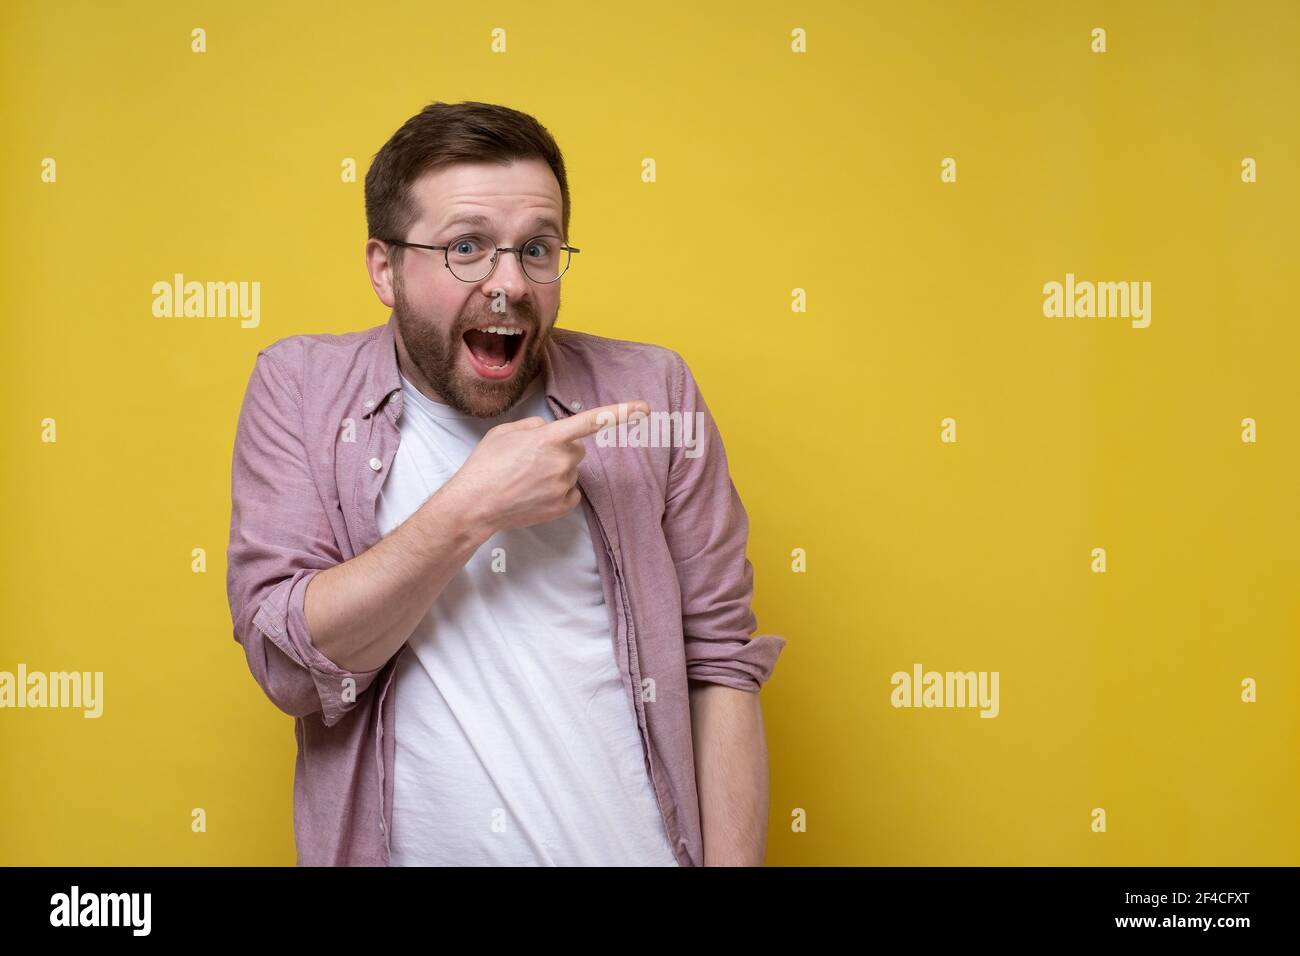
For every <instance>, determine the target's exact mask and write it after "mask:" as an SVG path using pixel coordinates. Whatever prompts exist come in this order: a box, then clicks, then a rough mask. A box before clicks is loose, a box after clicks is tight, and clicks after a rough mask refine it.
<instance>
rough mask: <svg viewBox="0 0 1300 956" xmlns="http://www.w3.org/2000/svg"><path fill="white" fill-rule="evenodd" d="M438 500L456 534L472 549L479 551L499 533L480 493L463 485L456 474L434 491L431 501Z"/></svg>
mask: <svg viewBox="0 0 1300 956" xmlns="http://www.w3.org/2000/svg"><path fill="white" fill-rule="evenodd" d="M435 499H437V500H438V507H439V508H440V510H442V511H444V512H445V515H446V520H447V521H448V522H449V524H450V525H451V530H452V532H453V535H454V536H455V537H457V538H459V539H460V540H462V541H464V542H465V544H466V545H468V546H469V547H470V548H471V550H476V549H477V548H478V547H479V545H481V544H483V543H484V542H485V541H487V540H488V538H490V537H492V535H494V534H496V532H497V529H496V527H495V525H494V524H493V521H492V517H491V514H490V513H489V511H488V509H487V508H486V507H485V505H484V502H483V500H482V498H481V496H479V495H476V494H473V493H471V492H470V491H468V490H467V489H466V488H464V486H463V485H462V484H460V483H459V482H457V480H456V477H455V476H454V475H453V476H452V477H451V479H449V480H448V481H447V482H446V483H445V484H444V485H443V486H442V487H441V488H439V489H438V490H437V491H436V492H435V493H434V494H433V496H432V497H431V498H430V499H429V502H433V501H434V500H435Z"/></svg>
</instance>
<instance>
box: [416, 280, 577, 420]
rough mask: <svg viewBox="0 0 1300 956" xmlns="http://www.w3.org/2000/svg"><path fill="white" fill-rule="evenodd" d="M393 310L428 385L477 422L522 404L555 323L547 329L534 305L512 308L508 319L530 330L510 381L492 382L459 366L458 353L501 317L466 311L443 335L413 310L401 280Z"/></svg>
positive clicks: (453, 406)
mask: <svg viewBox="0 0 1300 956" xmlns="http://www.w3.org/2000/svg"><path fill="white" fill-rule="evenodd" d="M393 300H394V303H395V304H394V306H393V312H394V313H395V314H396V316H397V328H398V330H399V331H400V332H401V335H402V343H403V344H404V345H405V346H406V354H407V357H408V358H409V359H410V360H411V362H412V364H414V365H415V367H416V368H418V369H419V370H420V374H421V375H423V376H424V378H425V381H427V382H428V383H429V385H430V386H432V388H433V390H434V391H435V392H437V394H438V396H439V398H440V399H441V400H442V401H443V402H445V403H446V404H448V405H450V406H451V407H452V408H454V409H456V410H457V411H459V412H463V413H464V414H466V415H474V416H475V417H478V418H495V417H496V416H497V415H500V414H501V413H502V412H505V411H506V410H507V409H509V408H510V407H511V406H513V405H514V404H515V402H517V401H519V398H520V396H522V395H523V393H524V390H525V389H526V388H528V385H529V383H530V382H532V380H533V379H534V378H535V377H536V376H537V373H538V371H539V370H540V369H541V367H542V350H543V349H544V348H545V346H546V343H547V341H549V339H550V337H551V328H552V327H553V326H554V323H553V322H552V323H551V325H548V326H547V328H546V329H545V330H542V329H541V328H540V325H541V323H540V322H538V320H537V315H536V313H535V312H534V311H533V309H532V306H531V304H529V303H527V302H521V303H517V304H512V305H511V306H510V311H509V313H508V315H509V316H510V317H511V318H512V319H514V320H516V321H517V322H518V323H519V324H520V325H522V326H523V327H524V328H525V330H526V331H527V333H528V334H527V335H526V336H524V342H523V344H522V345H521V348H522V349H523V350H524V352H523V355H521V356H519V362H518V366H517V367H516V368H515V372H514V374H513V375H511V376H510V377H509V378H507V379H503V380H501V381H493V380H490V379H485V378H483V377H481V376H479V375H477V374H475V373H474V371H473V370H472V369H470V370H465V369H463V368H462V367H461V362H460V354H461V350H462V349H464V348H465V347H466V346H465V341H464V339H463V338H462V337H461V336H463V335H464V334H465V332H466V331H467V330H469V329H474V328H478V327H480V326H488V325H494V324H495V316H496V315H497V313H494V312H492V311H491V308H490V307H487V308H485V309H484V310H483V311H482V312H477V311H476V312H472V313H468V314H465V313H462V314H461V315H459V316H457V318H456V321H455V322H453V323H452V325H451V328H449V329H448V330H447V332H446V333H445V334H444V333H443V331H442V329H441V327H440V325H439V323H438V322H437V321H435V320H433V319H429V318H425V317H423V316H421V315H420V314H419V312H418V311H417V310H415V309H413V308H412V307H411V303H410V301H409V300H408V299H407V298H406V293H405V290H404V289H403V288H402V283H401V280H400V279H399V280H398V281H397V282H395V283H394V286H393Z"/></svg>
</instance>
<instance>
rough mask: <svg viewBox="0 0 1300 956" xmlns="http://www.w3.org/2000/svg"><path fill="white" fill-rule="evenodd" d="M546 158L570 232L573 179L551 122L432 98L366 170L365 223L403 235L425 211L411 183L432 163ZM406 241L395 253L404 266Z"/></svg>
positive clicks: (383, 233) (384, 234)
mask: <svg viewBox="0 0 1300 956" xmlns="http://www.w3.org/2000/svg"><path fill="white" fill-rule="evenodd" d="M534 158H536V159H541V160H543V161H544V162H546V163H547V165H549V166H550V167H551V171H552V172H553V173H555V178H556V180H558V181H559V184H560V198H561V201H562V204H563V219H562V221H561V226H562V228H563V229H564V236H563V237H562V238H564V239H566V240H567V239H568V238H569V181H568V178H567V177H566V175H565V172H564V156H563V155H562V154H561V153H560V147H559V146H558V145H557V144H556V142H555V139H554V137H552V136H551V134H550V133H549V132H548V131H547V129H546V127H545V126H543V125H542V124H541V123H539V122H537V120H536V119H534V118H533V117H531V116H529V115H528V114H527V113H521V112H520V111H519V110H513V109H510V108H509V107H508V106H497V105H495V104H492V103H479V102H475V101H472V100H471V101H466V102H463V103H441V102H433V103H430V104H429V105H428V106H426V107H425V108H424V109H422V110H420V112H419V113H417V114H415V115H414V116H412V117H411V118H410V119H408V120H407V121H406V122H405V123H403V124H402V127H401V129H399V130H398V131H397V132H396V133H394V134H393V135H392V137H391V138H390V139H389V140H388V142H386V143H385V144H384V145H383V148H381V149H380V150H379V152H378V153H376V154H375V158H374V159H373V160H372V161H371V163H370V170H369V171H368V172H367V173H366V228H367V229H369V230H370V236H371V237H372V238H378V239H402V238H405V236H406V231H407V230H408V229H410V228H411V226H412V224H414V222H415V221H416V220H417V219H418V218H419V217H420V210H419V209H418V208H417V207H416V204H415V202H414V200H413V199H412V198H411V193H410V188H409V187H410V185H411V183H412V182H414V181H415V180H416V179H418V178H419V177H420V176H422V175H423V174H424V173H426V172H428V171H429V170H431V169H439V168H441V167H443V166H450V165H452V164H453V163H485V162H487V163H491V162H495V163H501V164H502V165H507V164H509V163H510V161H511V160H515V159H534ZM402 251H403V250H402V247H401V246H394V247H392V250H391V253H390V254H391V256H392V258H393V259H394V265H396V266H400V264H401V256H402Z"/></svg>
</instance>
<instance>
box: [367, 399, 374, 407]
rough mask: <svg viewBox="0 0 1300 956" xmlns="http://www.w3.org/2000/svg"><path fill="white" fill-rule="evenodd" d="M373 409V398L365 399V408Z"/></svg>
mask: <svg viewBox="0 0 1300 956" xmlns="http://www.w3.org/2000/svg"><path fill="white" fill-rule="evenodd" d="M374 407H375V400H374V399H373V398H367V399H366V408H374Z"/></svg>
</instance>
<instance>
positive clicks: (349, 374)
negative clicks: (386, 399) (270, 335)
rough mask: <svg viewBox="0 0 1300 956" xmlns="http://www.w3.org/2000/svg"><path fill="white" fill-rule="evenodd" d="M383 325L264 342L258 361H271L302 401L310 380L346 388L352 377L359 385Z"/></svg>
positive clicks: (262, 362) (333, 386)
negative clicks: (304, 390) (265, 343)
mask: <svg viewBox="0 0 1300 956" xmlns="http://www.w3.org/2000/svg"><path fill="white" fill-rule="evenodd" d="M383 331H384V326H383V325H377V326H375V327H373V328H369V329H361V330H358V331H354V332H342V333H330V332H316V333H307V334H301V335H288V336H285V337H283V338H279V339H276V340H275V341H274V342H272V343H271V344H269V345H266V346H263V347H262V348H261V349H260V350H258V353H257V364H259V365H265V364H269V365H270V366H271V369H272V371H273V373H274V374H275V376H276V377H278V378H279V379H281V380H282V381H284V382H285V384H286V387H288V388H290V390H291V391H293V392H295V398H297V399H298V400H299V402H301V401H302V394H303V389H304V387H305V385H306V384H308V383H310V384H313V385H317V386H323V387H325V388H327V389H329V390H331V391H336V392H337V391H346V390H347V386H348V383H349V381H350V380H355V384H356V386H357V387H358V388H359V387H360V386H361V384H362V383H363V382H364V381H365V378H366V371H367V369H369V368H370V367H371V364H372V360H373V356H374V354H375V349H377V348H378V347H379V346H380V339H381V337H382V333H383Z"/></svg>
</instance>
